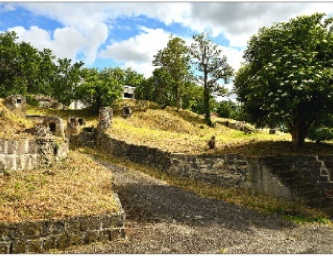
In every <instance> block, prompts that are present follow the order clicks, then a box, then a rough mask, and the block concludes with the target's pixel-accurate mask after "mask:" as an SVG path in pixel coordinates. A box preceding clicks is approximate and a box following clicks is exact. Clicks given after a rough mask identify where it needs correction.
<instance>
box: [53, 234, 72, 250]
mask: <svg viewBox="0 0 333 256" xmlns="http://www.w3.org/2000/svg"><path fill="white" fill-rule="evenodd" d="M54 239H55V247H54V248H57V249H60V250H63V249H65V248H66V247H68V246H70V239H69V235H67V234H65V233H61V234H59V235H55V236H54Z"/></svg>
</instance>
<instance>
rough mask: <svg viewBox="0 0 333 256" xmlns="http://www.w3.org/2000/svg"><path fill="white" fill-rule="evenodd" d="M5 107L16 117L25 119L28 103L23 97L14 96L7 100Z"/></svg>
mask: <svg viewBox="0 0 333 256" xmlns="http://www.w3.org/2000/svg"><path fill="white" fill-rule="evenodd" d="M5 106H6V107H7V108H9V109H10V110H11V111H12V112H14V113H15V114H16V115H18V116H20V117H23V118H25V117H26V108H27V102H26V99H25V98H24V97H23V96H22V95H12V96H8V97H6V98H5Z"/></svg>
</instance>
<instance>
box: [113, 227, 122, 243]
mask: <svg viewBox="0 0 333 256" xmlns="http://www.w3.org/2000/svg"><path fill="white" fill-rule="evenodd" d="M124 238H125V230H124V229H123V228H122V229H113V230H111V236H110V240H111V241H117V240H122V239H124Z"/></svg>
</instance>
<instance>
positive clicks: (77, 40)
mask: <svg viewBox="0 0 333 256" xmlns="http://www.w3.org/2000/svg"><path fill="white" fill-rule="evenodd" d="M8 30H9V31H15V32H16V33H17V36H18V40H19V41H25V42H29V43H31V45H32V46H34V47H36V48H37V49H39V50H43V49H44V48H49V49H51V50H52V53H53V54H54V55H55V56H56V58H70V59H72V60H73V61H76V58H77V55H78V54H83V56H84V62H86V63H87V64H91V63H93V62H94V61H95V59H96V54H97V50H98V47H99V46H100V44H101V43H104V42H105V40H106V38H107V33H108V31H107V28H106V25H105V24H99V25H96V27H95V28H93V29H92V30H88V31H86V33H83V32H82V31H78V30H77V29H75V28H70V27H64V28H57V29H56V30H55V31H54V32H53V33H52V34H51V33H50V32H48V31H46V30H44V29H41V28H39V27H36V26H32V27H30V28H29V29H25V28H24V27H22V26H17V27H13V28H9V29H8Z"/></svg>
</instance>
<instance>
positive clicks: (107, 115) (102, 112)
mask: <svg viewBox="0 0 333 256" xmlns="http://www.w3.org/2000/svg"><path fill="white" fill-rule="evenodd" d="M112 117H113V109H112V108H109V107H100V108H99V123H98V130H99V131H105V130H106V129H108V128H109V127H110V126H111V123H112Z"/></svg>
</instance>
